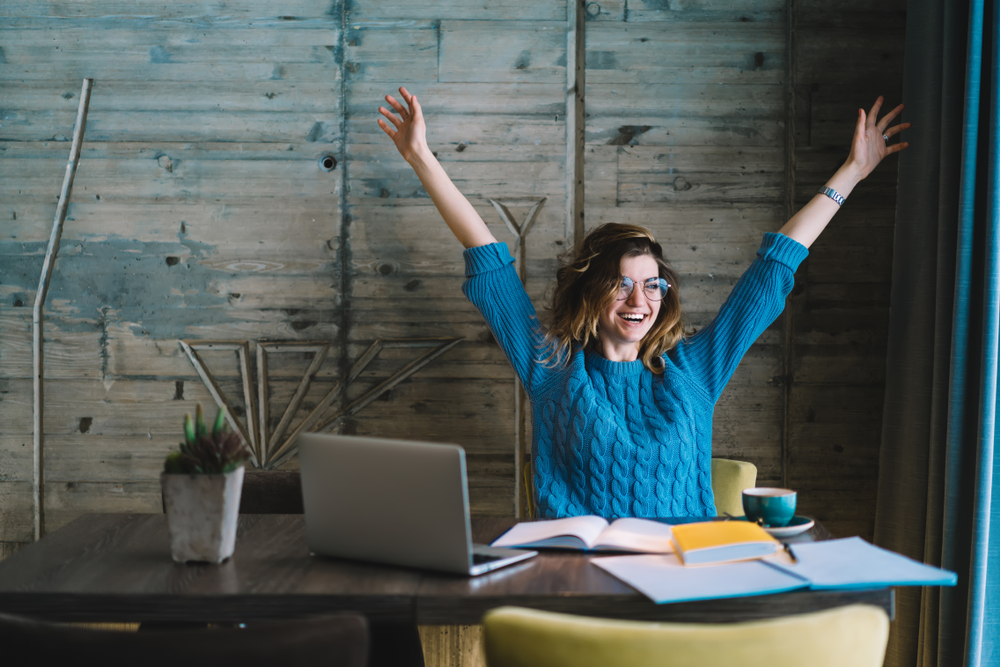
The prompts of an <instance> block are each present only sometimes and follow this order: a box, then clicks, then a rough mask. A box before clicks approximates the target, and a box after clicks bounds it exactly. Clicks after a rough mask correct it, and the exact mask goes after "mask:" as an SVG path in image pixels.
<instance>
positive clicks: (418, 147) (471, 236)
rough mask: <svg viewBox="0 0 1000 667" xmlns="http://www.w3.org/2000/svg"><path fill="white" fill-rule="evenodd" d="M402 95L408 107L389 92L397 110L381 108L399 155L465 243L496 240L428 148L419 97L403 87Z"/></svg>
mask: <svg viewBox="0 0 1000 667" xmlns="http://www.w3.org/2000/svg"><path fill="white" fill-rule="evenodd" d="M399 94H400V95H401V96H402V97H403V101H404V102H406V106H405V107H404V106H403V105H402V104H400V103H399V102H398V101H397V100H396V99H395V98H394V97H393V96H392V95H386V96H385V101H386V102H388V103H389V106H391V107H392V108H393V109H394V110H395V111H396V113H395V114H394V113H392V112H391V111H389V110H388V109H386V108H385V107H379V108H378V110H379V113H381V114H382V115H383V116H385V119H387V120H388V121H389V122H388V123H387V122H386V120H384V119H382V118H379V119H378V125H379V127H381V128H382V130H383V131H385V133H386V134H388V135H389V138H390V139H392V141H393V143H394V144H396V149H397V150H398V151H399V154H400V155H402V156H403V159H404V160H406V161H407V162H408V163H409V164H410V166H411V167H413V171H415V172H416V173H417V178H419V179H420V182H421V183H422V184H423V186H424V189H425V190H427V194H429V195H430V196H431V201H433V202H434V206H436V207H437V210H438V213H440V214H441V217H442V218H444V221H445V222H446V223H447V224H448V227H449V228H450V229H451V231H452V233H453V234H454V235H455V238H457V239H458V241H459V242H460V243H461V244H462V245H463V246H465V247H466V248H474V247H476V246H483V245H488V244H490V243H496V242H497V240H496V239H495V238H493V234H491V233H490V230H489V228H488V227H487V226H486V223H485V222H483V219H482V218H481V217H480V216H479V213H477V212H476V209H474V208H473V207H472V204H470V203H469V200H468V199H466V198H465V195H463V194H462V193H461V192H459V191H458V188H456V187H455V184H454V183H452V182H451V179H450V178H449V177H448V174H446V173H445V171H444V168H443V167H442V166H441V163H440V162H438V161H437V158H436V157H434V154H433V153H432V152H431V149H430V148H428V147H427V126H426V125H424V114H423V111H422V110H421V108H420V102H418V101H417V96H416V95H411V94H410V93H409V92H408V91H407V90H406V88H402V87H400V89H399ZM396 114H399V115H398V116H397V115H396ZM390 123H391V124H392V127H390Z"/></svg>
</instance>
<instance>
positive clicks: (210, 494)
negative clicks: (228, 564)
mask: <svg viewBox="0 0 1000 667" xmlns="http://www.w3.org/2000/svg"><path fill="white" fill-rule="evenodd" d="M160 484H161V485H162V488H163V505H164V507H165V508H166V512H167V526H169V528H170V553H171V555H172V556H173V558H174V560H175V561H177V562H178V563H186V562H188V561H208V562H210V563H221V562H222V561H224V560H226V559H227V558H229V557H230V556H232V555H233V550H234V549H235V548H236V519H237V517H239V513H240V492H241V491H242V490H243V468H242V467H240V468H237V469H236V470H233V471H232V472H228V473H226V474H224V475H168V474H167V473H162V474H161V475H160Z"/></svg>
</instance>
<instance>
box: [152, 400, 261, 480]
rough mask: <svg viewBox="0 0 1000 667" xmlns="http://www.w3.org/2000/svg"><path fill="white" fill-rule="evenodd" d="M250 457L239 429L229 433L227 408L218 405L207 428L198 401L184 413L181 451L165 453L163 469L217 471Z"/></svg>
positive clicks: (187, 471)
mask: <svg viewBox="0 0 1000 667" xmlns="http://www.w3.org/2000/svg"><path fill="white" fill-rule="evenodd" d="M249 458H250V452H249V450H247V448H246V445H244V444H243V439H242V438H240V436H239V434H238V433H231V432H230V431H229V425H228V424H227V423H226V411H225V410H224V409H222V408H219V412H218V414H216V415H215V424H214V425H213V426H212V431H211V432H209V430H208V427H207V426H206V425H205V420H204V419H203V417H202V412H201V404H200V403H199V404H198V408H197V410H196V411H195V418H194V420H192V419H191V415H184V442H182V443H181V446H180V451H176V452H172V453H171V454H170V455H169V456H167V460H166V462H165V463H164V466H163V471H164V472H166V473H167V474H171V475H178V474H192V473H195V474H197V473H201V474H206V475H218V474H222V473H227V472H230V471H232V470H235V469H236V468H238V467H240V466H241V465H242V464H243V462H244V461H246V460H247V459H249Z"/></svg>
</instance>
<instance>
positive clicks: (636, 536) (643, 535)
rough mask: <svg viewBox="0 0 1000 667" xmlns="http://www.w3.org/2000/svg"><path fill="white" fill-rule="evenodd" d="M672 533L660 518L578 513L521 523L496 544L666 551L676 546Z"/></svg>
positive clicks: (535, 547)
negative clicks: (613, 517) (608, 517)
mask: <svg viewBox="0 0 1000 667" xmlns="http://www.w3.org/2000/svg"><path fill="white" fill-rule="evenodd" d="M670 536H671V530H670V526H669V525H667V524H665V523H660V522H659V521H650V520H649V519H617V520H616V521H614V522H613V523H611V524H608V522H607V520H606V519H602V518H601V517H599V516H574V517H570V518H568V519H552V520H550V521H526V522H522V523H519V524H517V525H516V526H514V527H513V528H511V529H510V530H508V531H507V532H506V533H504V534H503V535H501V536H500V537H499V538H497V539H496V540H495V541H494V542H493V544H492V546H494V547H530V548H532V549H571V550H575V551H623V552H630V553H649V554H663V553H670V552H672V551H673V550H674V548H673V545H672V544H671V542H670Z"/></svg>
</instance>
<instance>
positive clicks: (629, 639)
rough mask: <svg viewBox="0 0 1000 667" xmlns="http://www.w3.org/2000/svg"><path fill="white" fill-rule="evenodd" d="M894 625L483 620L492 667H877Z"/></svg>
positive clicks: (557, 617) (839, 613) (827, 616)
mask: <svg viewBox="0 0 1000 667" xmlns="http://www.w3.org/2000/svg"><path fill="white" fill-rule="evenodd" d="M888 637H889V617H888V615H887V614H886V613H885V610H883V609H881V608H880V607H872V606H869V605H860V604H859V605H849V606H846V607H839V608H836V609H828V610H825V611H819V612H814V613H810V614H802V615H799V616H785V617H782V618H774V619H768V620H763V621H750V622H745V623H725V624H701V623H651V622H646V621H618V620H608V619H600V618H586V617H581V616H570V615H567V614H555V613H552V612H542V611H535V610H532V609H519V608H516V607H501V608H499V609H496V610H493V611H491V612H489V613H488V614H486V616H485V618H484V619H483V647H484V652H485V655H486V664H487V665H489V667H515V666H516V667H535V666H537V667H606V666H607V665H615V666H616V667H653V666H654V665H655V666H656V667H661V666H663V665H670V667H705V666H706V665H724V666H727V665H739V666H740V667H792V666H793V665H794V666H795V667H800V666H801V665H809V667H843V666H844V665H851V667H879V666H880V665H882V661H883V659H884V657H885V646H886V641H887V640H888Z"/></svg>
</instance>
